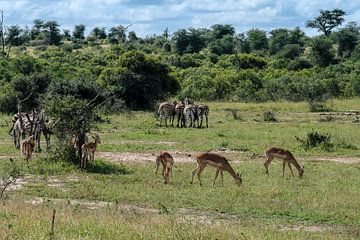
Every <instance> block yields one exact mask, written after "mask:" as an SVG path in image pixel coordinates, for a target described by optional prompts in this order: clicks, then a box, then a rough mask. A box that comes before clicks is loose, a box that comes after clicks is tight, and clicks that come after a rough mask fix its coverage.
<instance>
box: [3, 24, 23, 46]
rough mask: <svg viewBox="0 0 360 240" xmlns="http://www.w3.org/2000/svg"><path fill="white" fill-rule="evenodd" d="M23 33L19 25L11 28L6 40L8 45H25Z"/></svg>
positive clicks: (8, 30)
mask: <svg viewBox="0 0 360 240" xmlns="http://www.w3.org/2000/svg"><path fill="white" fill-rule="evenodd" d="M22 32H23V30H22V29H21V28H20V27H19V26H18V25H15V26H10V27H9V28H8V29H7V35H6V39H5V42H6V43H7V45H11V46H20V45H21V44H23V42H22V39H21V33H22Z"/></svg>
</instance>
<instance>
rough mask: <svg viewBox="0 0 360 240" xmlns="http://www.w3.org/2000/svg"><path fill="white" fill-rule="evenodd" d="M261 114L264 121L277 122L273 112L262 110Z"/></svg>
mask: <svg viewBox="0 0 360 240" xmlns="http://www.w3.org/2000/svg"><path fill="white" fill-rule="evenodd" d="M263 116H264V121H265V122H277V119H276V118H275V113H274V112H271V111H267V112H264V115H263Z"/></svg>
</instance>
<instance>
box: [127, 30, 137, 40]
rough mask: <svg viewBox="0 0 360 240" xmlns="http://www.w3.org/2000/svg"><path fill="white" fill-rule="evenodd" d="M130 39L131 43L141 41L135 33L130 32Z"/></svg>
mask: <svg viewBox="0 0 360 240" xmlns="http://www.w3.org/2000/svg"><path fill="white" fill-rule="evenodd" d="M128 38H129V41H130V42H136V41H137V40H139V38H138V37H137V36H136V33H135V32H134V31H131V32H129V36H128Z"/></svg>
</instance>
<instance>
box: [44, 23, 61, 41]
mask: <svg viewBox="0 0 360 240" xmlns="http://www.w3.org/2000/svg"><path fill="white" fill-rule="evenodd" d="M59 26H60V25H59V24H58V23H57V22H56V21H47V22H45V23H44V24H43V29H44V30H43V32H44V37H45V39H44V40H45V43H47V44H50V45H59V43H60V41H61V35H60V29H59Z"/></svg>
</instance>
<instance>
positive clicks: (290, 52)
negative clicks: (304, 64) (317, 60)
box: [277, 44, 302, 59]
mask: <svg viewBox="0 0 360 240" xmlns="http://www.w3.org/2000/svg"><path fill="white" fill-rule="evenodd" d="M301 53H302V48H301V47H300V45H299V44H286V45H285V46H283V47H282V49H281V50H280V51H279V52H278V54H277V55H278V56H279V57H283V58H289V59H295V58H297V57H299V56H300V55H301Z"/></svg>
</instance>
